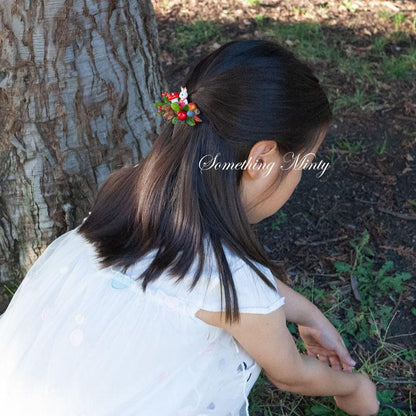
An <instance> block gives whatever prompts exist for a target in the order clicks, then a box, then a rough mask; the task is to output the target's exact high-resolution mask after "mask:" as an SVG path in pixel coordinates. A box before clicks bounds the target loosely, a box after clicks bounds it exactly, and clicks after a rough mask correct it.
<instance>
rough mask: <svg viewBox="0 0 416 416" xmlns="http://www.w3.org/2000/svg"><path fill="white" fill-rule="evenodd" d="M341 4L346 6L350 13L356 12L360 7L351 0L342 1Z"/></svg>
mask: <svg viewBox="0 0 416 416" xmlns="http://www.w3.org/2000/svg"><path fill="white" fill-rule="evenodd" d="M341 5H342V6H344V7H345V8H346V9H347V10H348V11H349V12H350V13H355V11H356V10H357V9H358V6H357V5H356V4H354V3H352V2H351V0H345V1H342V2H341Z"/></svg>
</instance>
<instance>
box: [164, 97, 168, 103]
mask: <svg viewBox="0 0 416 416" xmlns="http://www.w3.org/2000/svg"><path fill="white" fill-rule="evenodd" d="M163 101H164V103H168V102H169V100H168V97H166V95H164V96H163Z"/></svg>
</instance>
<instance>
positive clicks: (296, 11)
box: [293, 7, 308, 15]
mask: <svg viewBox="0 0 416 416" xmlns="http://www.w3.org/2000/svg"><path fill="white" fill-rule="evenodd" d="M293 10H294V12H295V13H296V14H300V15H302V14H306V13H307V12H308V10H307V9H302V8H300V7H294V8H293Z"/></svg>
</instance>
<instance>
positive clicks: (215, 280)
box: [201, 248, 284, 314]
mask: <svg viewBox="0 0 416 416" xmlns="http://www.w3.org/2000/svg"><path fill="white" fill-rule="evenodd" d="M224 251H225V253H226V256H227V259H228V262H229V266H230V270H231V274H232V279H233V284H234V286H235V288H236V292H237V297H238V306H239V310H240V312H242V313H263V314H264V313H269V312H271V311H273V310H275V309H277V308H278V307H280V306H281V305H283V304H284V297H282V296H280V294H279V291H278V286H277V283H276V280H275V278H274V276H273V273H272V272H271V270H270V269H269V268H268V267H266V266H264V265H262V264H260V263H258V262H256V261H252V263H253V264H254V265H255V266H256V267H257V268H258V269H259V270H260V271H261V272H262V273H263V274H264V275H265V276H266V278H267V279H268V280H269V282H270V283H271V285H272V287H273V288H274V289H272V288H271V287H269V286H268V285H267V284H266V283H265V282H264V281H263V280H262V279H261V277H260V276H259V275H258V273H257V272H256V271H255V270H254V269H253V268H252V267H251V266H250V265H249V264H247V263H246V262H245V261H244V259H242V258H241V257H239V256H237V255H236V254H234V253H232V252H230V250H228V249H227V248H224ZM221 297H223V298H224V299H225V296H224V293H223V288H222V284H221V279H220V274H219V272H218V268H217V267H216V266H214V267H213V269H212V270H211V273H210V275H209V276H208V283H207V290H206V293H205V296H204V300H203V303H202V305H201V309H204V310H209V311H212V312H219V311H221V310H225V300H224V304H223V305H221Z"/></svg>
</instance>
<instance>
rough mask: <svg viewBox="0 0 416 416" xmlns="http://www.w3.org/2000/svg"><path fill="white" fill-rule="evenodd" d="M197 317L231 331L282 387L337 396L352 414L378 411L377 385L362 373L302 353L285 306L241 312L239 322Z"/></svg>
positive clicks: (214, 314) (221, 317) (210, 314)
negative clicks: (266, 312)
mask: <svg viewBox="0 0 416 416" xmlns="http://www.w3.org/2000/svg"><path fill="white" fill-rule="evenodd" d="M196 316H197V317H198V318H200V319H202V320H203V321H204V322H206V323H208V324H210V325H214V326H219V327H221V328H224V329H225V330H227V331H228V332H229V333H230V334H231V335H232V336H233V337H234V338H235V339H236V340H237V341H238V342H239V343H240V344H241V346H242V347H243V348H244V349H245V350H246V351H247V352H248V354H249V355H250V356H251V357H252V358H253V359H254V360H255V361H256V362H257V363H258V364H259V365H260V366H261V367H262V368H263V369H264V371H265V373H266V375H267V377H268V378H269V380H270V381H271V382H272V383H273V384H274V385H275V386H276V387H278V388H280V389H282V390H285V391H290V392H294V393H299V394H303V395H310V396H330V395H334V396H335V400H336V401H337V404H338V406H339V407H340V408H341V409H343V410H345V411H346V412H347V413H349V414H354V415H359V416H370V415H373V414H376V413H377V411H378V403H377V398H376V389H375V386H374V384H373V383H372V382H371V381H370V380H369V379H368V378H367V377H365V376H363V375H361V374H353V373H348V372H343V371H336V370H334V369H332V368H331V367H329V366H328V365H326V364H324V363H322V362H320V361H318V360H316V359H315V358H312V357H309V356H307V355H301V354H299V352H298V350H297V348H296V345H295V343H294V341H293V338H292V335H291V334H290V332H289V330H288V328H287V326H286V315H285V306H282V307H280V308H279V309H277V310H275V311H274V312H271V313H269V314H249V313H241V314H240V321H239V322H238V323H233V324H230V323H229V322H227V323H225V314H221V313H220V312H210V311H205V310H202V309H200V310H199V311H198V312H197V314H196Z"/></svg>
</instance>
